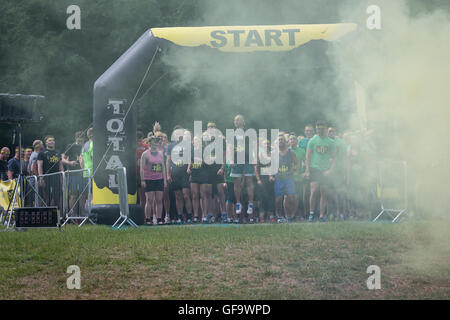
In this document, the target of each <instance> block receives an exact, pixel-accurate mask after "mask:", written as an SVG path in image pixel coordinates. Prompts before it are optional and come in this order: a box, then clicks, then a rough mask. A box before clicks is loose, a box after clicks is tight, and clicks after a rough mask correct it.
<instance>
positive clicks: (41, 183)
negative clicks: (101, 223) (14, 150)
mask: <svg viewBox="0 0 450 320" xmlns="http://www.w3.org/2000/svg"><path fill="white" fill-rule="evenodd" d="M85 173H87V177H84V175H85ZM91 176H92V175H91V170H89V169H80V170H71V171H64V172H62V171H60V172H55V173H49V174H44V175H38V176H26V177H24V191H23V192H21V194H22V196H21V206H24V207H57V208H58V211H59V212H60V216H61V218H62V219H63V221H64V222H63V224H62V225H63V226H64V225H65V224H67V223H68V222H73V223H76V224H78V226H80V227H81V226H82V225H83V224H85V223H86V222H87V221H89V222H90V223H92V224H95V223H94V222H93V221H92V219H91V208H92V179H91Z"/></svg>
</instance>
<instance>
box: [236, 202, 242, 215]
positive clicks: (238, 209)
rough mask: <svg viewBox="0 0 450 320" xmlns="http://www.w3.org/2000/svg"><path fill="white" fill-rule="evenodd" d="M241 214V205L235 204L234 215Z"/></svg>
mask: <svg viewBox="0 0 450 320" xmlns="http://www.w3.org/2000/svg"><path fill="white" fill-rule="evenodd" d="M241 212H242V205H241V204H240V203H239V202H238V203H236V214H241Z"/></svg>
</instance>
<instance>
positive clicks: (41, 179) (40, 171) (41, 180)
mask: <svg viewBox="0 0 450 320" xmlns="http://www.w3.org/2000/svg"><path fill="white" fill-rule="evenodd" d="M37 167H38V175H40V176H42V175H43V174H44V160H37ZM44 184H45V182H44V177H39V185H41V186H43V185H44Z"/></svg>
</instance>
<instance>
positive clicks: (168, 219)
mask: <svg viewBox="0 0 450 320" xmlns="http://www.w3.org/2000/svg"><path fill="white" fill-rule="evenodd" d="M164 223H165V224H170V218H169V217H168V216H165V218H164Z"/></svg>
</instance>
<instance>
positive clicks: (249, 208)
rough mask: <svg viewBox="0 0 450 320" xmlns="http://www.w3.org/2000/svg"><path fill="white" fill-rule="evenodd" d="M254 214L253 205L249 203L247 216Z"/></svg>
mask: <svg viewBox="0 0 450 320" xmlns="http://www.w3.org/2000/svg"><path fill="white" fill-rule="evenodd" d="M252 213H253V203H249V204H248V208H247V214H252Z"/></svg>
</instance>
